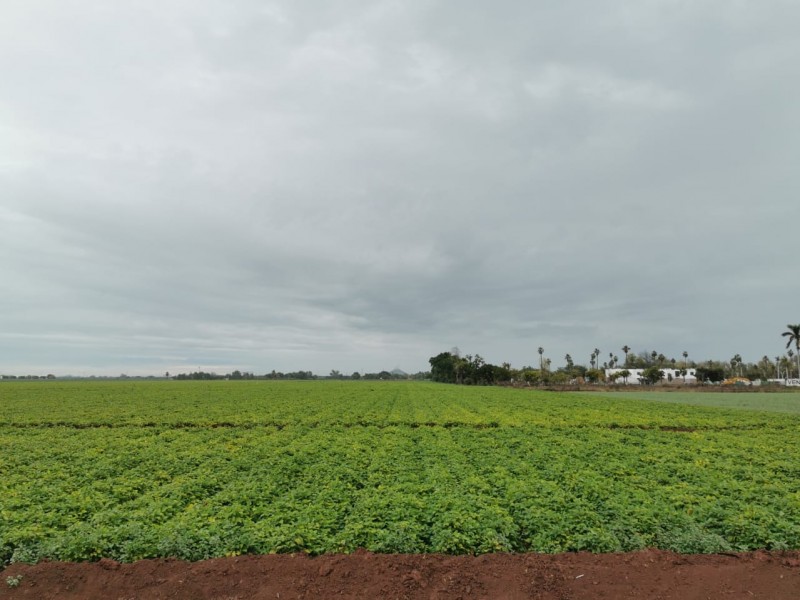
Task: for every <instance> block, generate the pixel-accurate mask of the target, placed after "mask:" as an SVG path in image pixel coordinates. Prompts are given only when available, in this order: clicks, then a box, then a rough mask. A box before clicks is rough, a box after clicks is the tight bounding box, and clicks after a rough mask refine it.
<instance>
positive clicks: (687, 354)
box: [683, 350, 689, 369]
mask: <svg viewBox="0 0 800 600" xmlns="http://www.w3.org/2000/svg"><path fill="white" fill-rule="evenodd" d="M687 358H689V353H688V352H687V351H686V350H684V351H683V368H684V369H685V368H686V359H687Z"/></svg>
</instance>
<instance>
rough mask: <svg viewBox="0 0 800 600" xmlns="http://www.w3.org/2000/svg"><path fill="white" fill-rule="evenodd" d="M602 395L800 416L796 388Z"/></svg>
mask: <svg viewBox="0 0 800 600" xmlns="http://www.w3.org/2000/svg"><path fill="white" fill-rule="evenodd" d="M581 393H583V392H581ZM590 395H595V394H590ZM602 396H603V397H605V396H608V397H611V398H620V399H629V400H649V401H653V402H670V403H673V404H692V405H695V406H710V407H718V408H732V409H742V410H758V411H766V412H779V413H790V414H800V389H795V390H793V389H791V388H790V389H788V390H784V391H780V392H772V391H770V392H759V391H749V390H748V391H746V392H739V391H737V392H730V391H728V392H724V391H723V392H705V391H703V392H699V391H688V392H687V391H669V392H663V391H650V390H633V391H620V390H614V391H609V392H602Z"/></svg>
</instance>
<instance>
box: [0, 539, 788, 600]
mask: <svg viewBox="0 0 800 600" xmlns="http://www.w3.org/2000/svg"><path fill="white" fill-rule="evenodd" d="M18 598H36V599H37V600H51V599H53V600H55V599H58V600H78V599H80V600H92V599H103V600H106V599H112V600H134V599H136V600H140V599H142V600H143V599H151V598H152V599H166V598H170V599H186V600H189V599H192V600H207V599H212V598H213V599H215V600H245V599H256V600H262V599H263V600H266V599H269V600H274V599H276V598H278V599H281V600H291V599H300V598H303V599H306V598H308V599H310V598H345V599H349V598H350V599H354V598H382V599H383V598H386V599H393V598H397V599H417V598H419V599H422V598H424V599H425V600H431V599H437V600H455V599H457V598H461V599H467V598H486V599H493V600H496V599H515V600H522V599H536V600H589V599H598V598H609V599H616V598H648V599H660V600H679V599H680V600H694V599H698V600H699V599H704V600H705V599H707V598H713V599H716V598H725V599H726V600H728V599H730V600H734V599H740V598H741V599H747V600H751V599H753V598H762V599H765V600H788V599H790V598H791V599H793V600H796V599H797V598H800V552H755V553H747V554H739V555H681V554H673V553H670V552H663V551H656V550H648V551H643V552H635V553H629V554H588V553H578V554H559V555H542V554H490V555H483V556H477V557H472V556H442V555H409V554H401V555H387V554H372V553H369V552H357V553H355V554H351V555H324V556H319V557H315V558H309V557H306V556H304V555H270V556H240V557H234V558H224V559H214V560H208V561H202V562H194V563H188V562H183V561H178V560H144V561H140V562H137V563H132V564H120V563H117V562H114V561H109V560H101V561H100V562H97V563H59V562H51V563H40V564H38V565H22V564H13V565H10V566H9V567H7V568H6V569H5V570H4V571H3V572H2V579H0V600H6V599H18Z"/></svg>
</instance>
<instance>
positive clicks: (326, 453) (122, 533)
mask: <svg viewBox="0 0 800 600" xmlns="http://www.w3.org/2000/svg"><path fill="white" fill-rule="evenodd" d="M0 457H2V458H0V560H2V561H4V562H7V561H11V560H13V561H17V560H19V561H23V560H24V561H35V560H38V559H42V558H50V559H60V560H92V559H97V558H99V557H103V556H106V557H111V558H115V559H118V560H123V561H130V560H135V559H139V558H145V557H158V556H175V557H180V558H186V559H192V560H194V559H202V558H207V557H213V556H224V555H235V554H243V553H270V552H308V553H326V552H349V551H353V550H355V549H357V548H367V549H369V550H373V551H376V552H447V553H483V552H494V551H541V552H557V551H574V550H589V551H594V552H611V551H620V550H633V549H638V548H644V547H660V548H667V549H673V550H677V551H681V552H715V551H729V550H748V549H756V548H800V485H798V482H800V416H798V415H795V414H781V413H769V412H763V411H743V410H735V409H724V408H718V407H704V406H687V405H685V404H672V403H659V402H652V401H642V400H636V399H624V398H613V397H610V396H591V395H589V396H587V395H577V394H559V393H550V392H537V391H529V390H513V389H504V388H473V387H457V386H447V385H437V384H430V383H411V382H409V383H405V382H400V383H397V382H380V381H375V382H366V381H361V382H334V381H318V382H313V381H312V382H266V381H245V382H233V381H231V382H225V381H216V382H190V381H186V382H180V381H170V382H127V381H118V382H102V381H97V382H58V381H55V382H3V383H2V384H0Z"/></svg>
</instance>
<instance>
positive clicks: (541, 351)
mask: <svg viewBox="0 0 800 600" xmlns="http://www.w3.org/2000/svg"><path fill="white" fill-rule="evenodd" d="M538 352H539V370H540V371H544V348H542V347H541V346H539V350H538Z"/></svg>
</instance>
